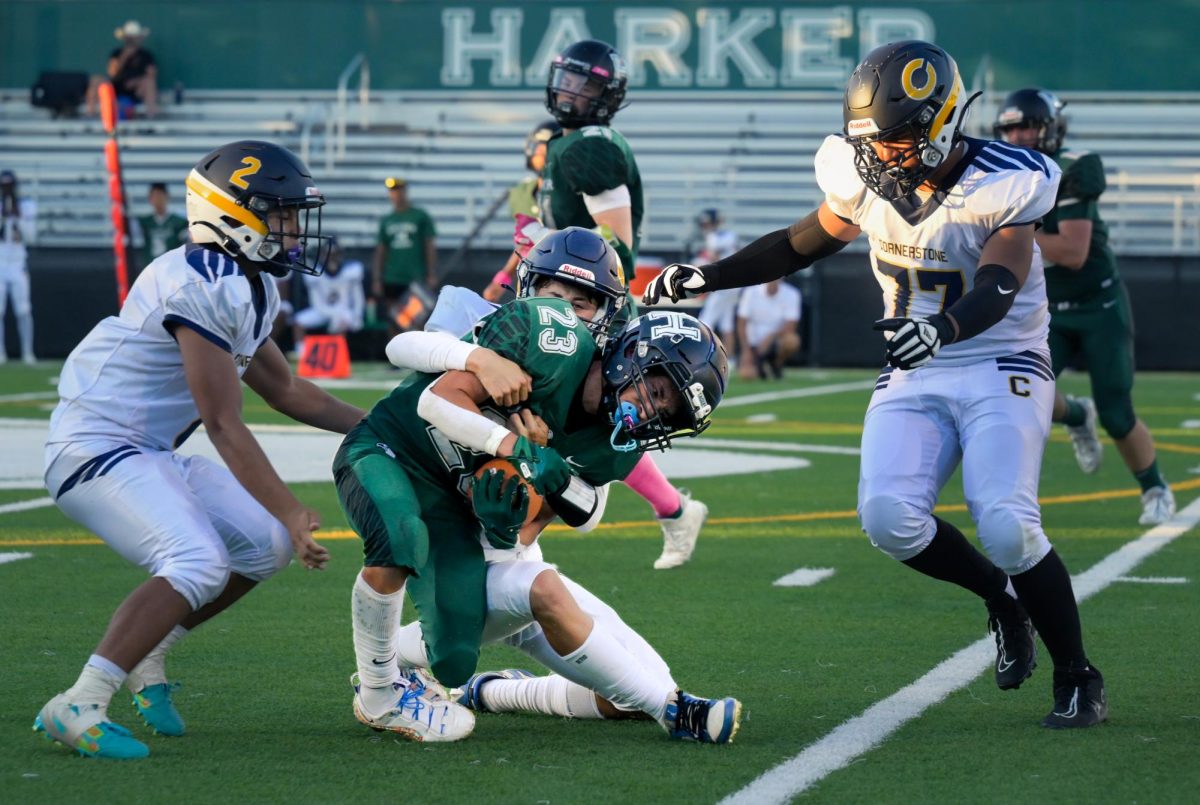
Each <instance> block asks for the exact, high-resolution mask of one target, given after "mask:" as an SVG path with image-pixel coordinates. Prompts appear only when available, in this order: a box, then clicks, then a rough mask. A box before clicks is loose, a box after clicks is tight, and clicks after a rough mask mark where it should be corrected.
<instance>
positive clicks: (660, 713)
mask: <svg viewBox="0 0 1200 805" xmlns="http://www.w3.org/2000/svg"><path fill="white" fill-rule="evenodd" d="M619 273H620V272H619V268H618V261H617V258H616V256H615V254H614V252H613V251H612V249H610V248H609V247H608V246H607V245H606V243H605V242H604V240H603V239H601V238H600V237H599V236H597V235H596V234H594V233H593V232H591V231H589V230H585V229H580V228H568V229H566V230H563V231H559V232H555V233H553V234H552V235H550V236H548V237H546V238H544V239H543V240H541V241H539V242H538V244H537V245H536V246H534V248H533V249H532V250H531V251H530V253H529V254H528V255H527V256H526V257H525V258H523V259H522V260H521V264H520V268H519V271H518V278H519V279H518V283H519V284H518V289H517V290H518V295H519V297H520V298H523V299H524V298H533V297H537V298H550V297H553V298H559V299H564V300H568V301H570V302H571V304H572V307H573V309H574V310H575V312H576V313H577V314H578V315H579V317H580V318H581V319H583V320H584V321H587V322H588V323H589V325H590V329H591V330H592V333H593V336H595V338H596V339H597V342H598V343H601V344H604V343H608V342H609V341H610V339H611V340H612V341H613V346H612V349H611V350H609V352H608V354H610V355H612V354H615V355H616V357H617V358H618V359H619V362H623V361H624V360H629V359H628V358H626V357H625V356H627V355H636V356H637V357H635V358H634V359H633V360H635V361H642V362H646V363H647V365H651V364H653V365H660V366H666V365H674V366H675V367H676V371H677V372H678V373H679V374H680V375H682V374H684V373H686V374H687V375H689V376H690V377H691V378H692V384H693V385H694V384H695V383H700V385H701V386H703V385H705V384H716V385H717V386H719V385H720V384H721V383H723V380H724V377H725V374H726V372H727V369H726V368H725V367H726V364H725V361H724V358H723V353H722V351H721V349H720V347H719V345H718V342H717V341H716V340H715V339H713V337H712V335H711V333H709V332H707V331H706V330H704V329H702V328H701V326H700V325H699V323H698V322H696V320H694V319H691V318H690V317H685V316H681V315H679V314H675V313H652V314H650V315H648V316H646V317H643V318H641V319H638V320H637V321H636V322H635V323H634V324H632V325H630V326H629V327H628V328H625V329H624V331H623V332H620V333H619V334H613V335H610V329H611V327H610V325H611V322H613V321H614V319H615V318H617V317H616V315H615V314H617V313H620V312H621V310H622V307H623V303H624V302H625V289H624V286H623V284H622V283H621V282H620V280H619V279H618V277H619ZM444 293H445V292H443V294H444ZM443 301H450V300H443ZM440 307H441V302H439V308H440ZM472 309H476V310H481V308H480V307H478V306H475V307H474V308H472V307H471V306H470V305H468V304H458V305H452V306H450V313H449V315H445V314H444V313H439V311H435V313H434V318H433V319H431V322H433V321H435V320H436V321H437V322H438V328H439V329H437V330H431V331H427V332H424V333H402V334H401V335H399V336H397V337H396V338H395V339H393V341H392V343H391V344H389V346H388V357H389V358H390V359H391V360H392V361H393V362H394V363H395V364H396V365H398V366H401V367H404V368H411V369H416V370H420V371H444V370H447V369H450V368H452V367H453V365H454V364H453V363H452V362H450V361H449V360H448V358H449V350H448V349H447V347H448V345H450V344H458V342H457V339H455V337H454V335H453V334H454V333H455V332H460V331H463V330H468V329H469V326H464V320H463V316H462V312H463V311H469V310H472ZM504 311H505V308H501V309H500V312H499V313H492V314H488V315H502V314H503V312H504ZM483 321H484V322H486V321H487V318H486V317H485V318H484V320H483ZM689 333H690V335H689ZM709 343H711V345H712V346H711V347H708V346H707V345H708V344H709ZM475 352H478V353H483V354H484V355H486V354H487V352H488V351H485V350H483V349H480V348H476V349H475ZM709 354H711V355H712V356H713V357H714V359H716V361H715V363H712V364H706V362H705V361H704V360H700V361H698V362H697V360H696V358H697V356H704V355H709ZM656 356H657V357H656ZM495 359H496V357H495V356H493V357H492V358H491V360H495ZM499 360H501V361H504V359H503V358H499ZM477 365H482V363H477ZM631 365H632V364H629V365H628V366H631ZM628 366H627V368H626V369H624V370H622V369H619V368H617V367H615V366H614V365H613V364H612V363H610V362H606V363H605V371H606V372H608V373H609V374H608V375H606V376H607V377H609V378H610V379H611V380H613V381H614V384H615V386H617V387H619V386H620V385H622V383H623V381H622V380H621V379H620V378H619V377H617V374H620V373H622V372H624V371H628ZM685 367H686V368H685ZM613 372H616V373H617V374H613ZM485 374H486V372H480V373H479V377H480V381H481V382H482V383H484V385H488V382H486V381H485ZM512 374H516V373H512ZM501 393H508V392H507V391H506V390H501ZM704 396H705V398H706V399H716V398H717V397H718V396H719V391H714V392H705V394H704ZM521 413H522V419H514V420H512V422H511V426H512V428H513V430H514V432H516V433H517V434H518V435H520V436H522V437H525V438H528V439H530V440H531V441H539V438H538V434H540V437H541V438H540V441H541V442H543V443H545V442H546V441H547V440H549V439H551V438H552V439H553V441H552V444H553V447H554V448H555V449H556V450H557V451H558V452H559V453H560V454H561V455H564V456H566V460H567V461H568V463H569V464H570V466H571V468H572V469H573V470H574V471H575V472H576V473H577V474H578V475H579V477H580V478H581V479H582V480H584V481H587V482H588V483H589V484H591V485H593V486H595V487H597V493H598V497H599V505H598V506H596V507H595V509H594V513H593V514H592V516H591V517H590V518H589V519H588V520H587V521H586V522H584V523H582V524H579V523H578V518H576V520H575V522H574V523H573V524H574V525H575V527H576V528H577V529H578V530H580V531H588V530H591V528H592V527H594V526H595V524H596V523H597V522H598V521H599V519H600V517H601V514H602V510H603V504H604V500H605V499H606V496H607V492H606V486H605V485H606V484H608V483H609V482H611V481H614V480H620V479H623V478H625V477H627V476H628V474H629V473H630V472H631V471H632V470H633V468H634V466H635V464H636V463H637V456H636V455H635V454H634V453H633V452H631V451H621V450H614V449H613V447H612V445H611V444H610V428H609V427H608V426H607V425H594V426H589V427H584V428H580V429H578V430H573V431H570V432H567V433H565V434H558V435H555V436H553V437H551V435H550V434H551V432H552V429H551V428H549V427H548V426H547V425H546V424H545V423H544V422H542V421H541V420H540V418H538V417H536V416H535V415H533V414H531V413H530V411H528V410H527V409H526V410H524V411H522V412H521ZM495 492H496V490H495V489H494V488H493V489H492V490H491V491H490V492H485V491H481V490H480V488H478V482H476V486H475V488H474V489H473V495H474V497H473V500H474V501H475V509H476V513H477V514H480V516H481V518H482V515H483V513H482V511H480V495H481V494H486V495H489V496H491V497H497V496H496V495H495ZM498 497H500V498H503V495H500V496H498ZM500 502H501V503H503V500H501V501H500ZM497 508H498V509H499V510H500V511H502V512H504V511H507V510H508V508H509V507H508V506H505V505H500V506H498V507H497ZM555 516H556V511H555V509H554V507H552V506H547V507H544V509H543V510H542V512H541V513H540V515H539V516H538V517H537V519H536V520H535V521H534V522H532V523H529V524H527V525H526V526H525V527H524V528H521V529H520V531H519V542H518V544H516V545H514V546H513V549H511V550H509V549H505V550H497V549H495V548H492V547H490V546H485V547H484V556H485V559H486V561H487V563H488V570H487V585H486V586H487V610H488V614H487V620H486V625H485V628H484V632H483V636H482V639H483V641H484V642H485V643H486V642H498V641H500V640H503V641H504V642H506V643H508V644H509V645H511V646H514V647H516V648H519V649H521V650H522V651H525V652H526V653H527V654H529V655H530V656H531V657H532V658H533V659H535V660H537V661H538V662H539V663H541V664H542V665H544V666H546V667H547V668H549V669H550V670H551V671H552V672H553V673H551V674H550V675H549V676H542V677H533V676H532V675H530V674H529V673H528V672H524V671H500V672H485V673H481V674H476V675H474V676H473V677H472V678H471V680H470V681H469V682H468V684H467V685H465V686H464V688H463V691H462V692H461V693H460V694H459V701H460V702H461V703H463V704H466V705H467V706H468V707H470V708H471V709H473V710H477V711H487V712H513V711H520V712H536V713H545V714H548V715H557V716H567V717H575V718H627V717H630V716H631V715H635V714H644V715H645V716H649V717H650V718H653V719H656V720H658V721H659V722H660V723H662V724H663V726H664V727H666V728H667V730H668V732H669V734H670V735H671V736H672V737H676V738H683V739H690V740H698V741H704V742H710V743H725V742H728V741H729V740H731V739H732V737H733V735H734V734H735V732H736V730H737V726H738V723H739V713H740V704H739V703H738V702H737V700H735V699H729V698H726V699H703V698H700V697H695V696H692V695H690V694H687V693H684V692H682V691H681V690H680V689H679V687H678V685H677V684H676V683H675V681H674V679H673V677H672V676H671V673H670V669H669V667H668V666H667V664H666V663H665V662H664V661H663V659H662V658H661V657H660V656H659V655H658V653H657V652H656V651H655V650H654V649H653V647H651V645H650V644H649V643H648V642H647V641H646V640H645V639H644V638H642V637H641V636H640V635H638V634H637V633H636V632H635V631H634V630H633V629H631V628H630V627H629V626H628V625H627V624H626V623H625V622H624V621H623V620H622V619H621V618H620V616H619V615H618V614H617V613H616V612H615V611H614V610H613V609H612V608H611V607H609V606H608V605H607V604H605V603H604V602H603V601H601V600H599V599H598V598H597V597H596V596H595V595H593V594H592V593H591V592H589V591H588V590H586V589H584V588H583V587H582V586H580V585H579V584H577V583H575V582H574V581H572V580H571V579H569V578H567V577H565V576H563V575H562V574H560V573H559V572H558V571H557V569H556V568H555V567H554V566H553V565H550V564H547V563H545V562H544V561H543V560H542V555H541V547H540V545H539V544H538V543H537V541H536V540H537V537H538V535H539V533H540V532H541V530H542V528H544V526H545V525H546V524H547V523H548V522H549V521H550V520H552V519H554V517H555ZM517 519H520V518H517ZM426 643H427V641H426V640H425V639H424V635H423V629H422V625H421V624H420V623H411V624H408V625H407V626H405V627H403V628H402V629H401V630H400V632H399V634H398V639H397V641H396V644H395V645H396V649H397V658H396V659H397V662H398V663H399V665H400V666H401V667H403V668H414V667H415V668H424V667H428V666H429V665H430V658H429V655H428V652H427V650H426ZM584 658H586V659H584ZM577 660H579V662H577ZM485 689H486V692H485ZM689 712H690V713H692V716H685V715H681V714H686V713H689ZM697 714H700V715H697Z"/></svg>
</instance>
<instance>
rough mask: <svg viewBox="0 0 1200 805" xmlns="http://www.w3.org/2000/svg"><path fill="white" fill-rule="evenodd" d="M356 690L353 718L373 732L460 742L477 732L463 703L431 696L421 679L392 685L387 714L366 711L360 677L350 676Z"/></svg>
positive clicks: (417, 739) (425, 739)
mask: <svg viewBox="0 0 1200 805" xmlns="http://www.w3.org/2000/svg"><path fill="white" fill-rule="evenodd" d="M350 684H351V685H352V686H353V687H354V717H355V718H357V719H358V720H359V721H360V722H362V723H363V724H366V725H367V726H368V727H370V728H371V729H373V730H376V731H379V732H385V731H386V732H394V733H396V734H397V735H398V736H400V737H401V738H404V739H405V740H409V741H428V742H430V743H433V742H448V741H461V740H462V739H463V738H466V737H467V736H468V735H470V734H471V732H472V730H474V729H475V714H474V713H472V712H471V711H470V710H468V709H467V708H465V707H463V706H462V705H461V704H455V703H454V702H452V701H448V700H446V699H442V698H435V697H434V696H433V695H431V694H430V693H429V692H428V691H427V690H426V688H425V686H424V685H423V684H421V683H420V681H419V680H417V681H415V680H413V679H412V678H408V679H405V680H404V681H403V682H396V683H393V685H394V688H395V694H396V698H395V700H394V702H393V704H392V706H391V708H389V709H388V710H387V711H385V712H383V713H380V714H378V715H374V714H371V713H368V712H366V710H365V709H363V706H362V698H361V697H360V695H359V688H360V687H361V684H360V682H359V678H358V674H357V673H355V674H351V676H350Z"/></svg>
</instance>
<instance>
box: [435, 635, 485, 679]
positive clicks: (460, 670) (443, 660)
mask: <svg viewBox="0 0 1200 805" xmlns="http://www.w3.org/2000/svg"><path fill="white" fill-rule="evenodd" d="M429 651H430V657H429V670H431V671H433V675H434V676H435V677H437V681H438V682H441V683H442V684H443V685H445V686H447V687H452V688H457V687H460V686H461V685H465V684H466V682H467V680H468V679H470V678H471V674H473V673H475V668H476V666H478V665H479V648H478V646H475V647H471V646H469V645H466V644H459V645H456V646H452V647H450V648H448V649H445V650H443V651H441V652H439V653H437V654H436V655H435V654H434V650H433V648H432V647H430V648H429Z"/></svg>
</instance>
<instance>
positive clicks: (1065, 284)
mask: <svg viewBox="0 0 1200 805" xmlns="http://www.w3.org/2000/svg"><path fill="white" fill-rule="evenodd" d="M1054 161H1055V162H1057V163H1058V166H1059V167H1060V168H1062V181H1061V182H1059V185H1058V199H1057V200H1056V201H1055V203H1054V209H1053V210H1051V211H1050V212H1049V213H1047V214H1046V217H1045V218H1044V219H1043V220H1042V224H1043V226H1044V227H1045V230H1046V234H1048V235H1056V234H1058V225H1059V222H1060V221H1070V220H1075V219H1087V220H1090V221H1091V222H1092V242H1091V244H1090V245H1089V246H1088V254H1087V258H1086V260H1085V261H1084V263H1083V267H1082V268H1080V269H1079V270H1078V271H1073V270H1071V269H1069V268H1063V267H1062V266H1056V265H1047V266H1046V296H1047V297H1048V298H1049V300H1050V303H1051V304H1052V305H1053V304H1055V303H1056V302H1078V301H1081V300H1084V299H1088V298H1089V297H1092V296H1095V295H1096V294H1098V293H1099V292H1100V291H1102V290H1104V289H1105V288H1108V287H1111V286H1112V285H1114V284H1116V282H1117V279H1118V276H1117V260H1116V258H1115V257H1114V256H1113V253H1112V249H1111V248H1110V247H1109V245H1108V227H1107V226H1106V225H1105V223H1104V221H1103V220H1102V219H1101V218H1100V212H1099V199H1100V194H1101V193H1103V192H1104V189H1105V186H1106V183H1105V180H1104V165H1103V163H1101V161H1100V156H1099V155H1098V154H1090V153H1077V152H1072V151H1059V152H1058V153H1057V154H1055V155H1054Z"/></svg>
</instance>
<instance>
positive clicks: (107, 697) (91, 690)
mask: <svg viewBox="0 0 1200 805" xmlns="http://www.w3.org/2000/svg"><path fill="white" fill-rule="evenodd" d="M126 676H127V674H126V673H125V671H123V670H121V668H120V666H118V665H117V664H116V663H114V662H112V661H111V660H107V659H105V658H104V657H101V656H100V655H99V654H93V655H92V656H91V657H89V658H88V661H87V665H85V666H83V672H82V673H81V674H80V675H79V679H77V680H75V684H74V685H72V686H71V689H70V690H68V691H67V701H69V702H70V703H71V704H98V705H100V709H102V710H105V711H107V710H108V703H109V702H110V701H112V697H113V694H114V693H116V692H117V690H118V689H119V688H120V687H121V683H122V682H124V681H125V677H126Z"/></svg>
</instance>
